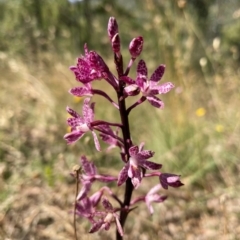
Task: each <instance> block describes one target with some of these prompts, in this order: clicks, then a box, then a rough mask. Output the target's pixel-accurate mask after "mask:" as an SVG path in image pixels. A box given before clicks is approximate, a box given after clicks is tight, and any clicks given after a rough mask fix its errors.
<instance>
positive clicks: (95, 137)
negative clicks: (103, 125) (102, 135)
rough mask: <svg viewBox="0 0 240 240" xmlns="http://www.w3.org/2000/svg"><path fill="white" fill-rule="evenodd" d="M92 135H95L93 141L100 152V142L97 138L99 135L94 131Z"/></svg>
mask: <svg viewBox="0 0 240 240" xmlns="http://www.w3.org/2000/svg"><path fill="white" fill-rule="evenodd" d="M92 135H93V140H94V144H95V147H96V149H97V150H98V151H99V152H100V151H101V148H100V144H99V141H98V138H97V134H96V133H95V132H93V131H92Z"/></svg>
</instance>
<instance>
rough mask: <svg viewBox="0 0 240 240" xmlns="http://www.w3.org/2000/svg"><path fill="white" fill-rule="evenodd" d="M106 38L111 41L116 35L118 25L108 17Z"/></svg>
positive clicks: (112, 18) (113, 19)
mask: <svg viewBox="0 0 240 240" xmlns="http://www.w3.org/2000/svg"><path fill="white" fill-rule="evenodd" d="M107 30H108V36H109V38H110V39H111V40H112V39H113V37H114V36H115V35H116V34H117V33H118V24H117V21H116V19H115V18H114V17H110V18H109V21H108V28H107Z"/></svg>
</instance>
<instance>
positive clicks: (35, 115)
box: [0, 0, 240, 240]
mask: <svg viewBox="0 0 240 240" xmlns="http://www.w3.org/2000/svg"><path fill="white" fill-rule="evenodd" d="M110 16H114V17H115V18H116V19H117V21H118V24H119V30H120V37H121V41H122V54H123V56H124V62H125V65H126V64H127V63H128V61H129V53H128V44H129V42H130V41H131V39H132V38H134V37H136V36H139V35H141V36H143V37H144V41H145V42H144V50H143V52H142V55H141V58H143V59H144V60H145V61H146V62H147V65H148V68H149V73H152V72H153V71H154V70H155V69H156V68H157V66H158V65H159V64H162V63H164V64H166V72H165V75H164V78H163V80H162V82H166V81H171V82H173V83H174V84H175V89H174V90H173V91H172V92H170V93H169V94H167V95H164V96H161V97H162V100H163V101H164V102H165V109H164V110H157V109H153V108H150V107H149V104H148V103H147V102H145V103H144V104H143V105H141V106H139V107H138V108H136V109H134V111H133V112H132V113H131V115H130V121H131V127H132V138H133V142H134V143H135V144H139V143H140V142H141V141H144V142H145V143H146V149H151V150H154V151H155V152H156V153H155V159H154V160H155V161H157V162H159V163H162V164H163V169H162V171H164V172H172V173H176V174H181V175H182V181H183V182H184V183H185V186H183V187H182V188H181V189H173V190H170V191H167V192H166V191H163V193H164V194H167V195H168V196H169V198H168V200H167V201H166V202H165V203H164V204H159V205H157V204H156V205H154V208H155V214H154V215H153V216H149V214H148V212H147V210H146V207H145V206H144V204H142V205H141V206H139V208H137V210H136V211H134V212H133V214H132V215H130V217H129V222H128V223H127V224H126V228H125V232H126V239H163V240H165V239H182V240H184V239H188V240H189V239H213V238H214V237H218V239H223V240H225V239H239V237H240V228H239V226H240V207H239V206H240V200H239V197H240V194H239V190H240V188H239V186H238V183H239V180H240V179H239V170H240V164H239V160H240V159H239V158H240V150H239V143H240V124H239V123H240V121H239V119H240V112H239V105H240V84H239V80H240V79H239V77H240V67H239V64H240V1H239V0H228V1H224V0H188V1H187V0H168V1H160V0H146V1H137V0H132V1H125V0H121V1H120V0H118V1H117V0H116V1H112V0H85V1H74V0H72V1H67V0H0V71H1V75H0V104H1V108H0V202H1V205H0V239H6V240H7V239H24V240H25V239H26V240H28V239H29V240H30V239H55V240H60V239H73V227H72V215H71V214H69V210H71V209H72V203H73V202H74V195H75V193H74V189H75V185H74V180H73V179H72V177H71V176H70V174H69V173H70V172H71V169H72V166H73V165H75V164H76V163H78V159H79V156H80V155H82V154H86V155H87V156H88V157H89V158H90V159H92V160H95V163H96V165H97V166H98V167H99V168H100V170H99V171H101V172H103V173H107V172H112V173H115V174H117V173H118V169H119V170H120V168H121V162H120V161H119V158H118V152H117V151H115V150H113V152H111V153H107V152H105V151H102V152H101V153H96V151H95V149H94V145H93V141H92V138H91V136H90V135H88V136H86V137H84V138H83V139H82V141H79V142H77V143H76V144H75V145H73V146H67V145H66V143H65V141H64V140H63V135H64V134H65V133H66V132H67V126H66V123H65V121H66V118H67V114H66V111H65V107H66V106H67V105H68V106H71V107H73V108H74V109H76V110H78V111H79V112H80V113H81V105H82V100H81V99H76V98H73V97H72V96H70V95H69V94H68V92H67V91H68V90H69V89H70V88H71V87H74V86H78V85H79V83H77V82H76V81H75V77H74V75H73V74H72V72H70V71H69V69H68V67H69V66H71V65H74V64H75V63H76V58H77V57H78V56H79V55H80V54H81V53H83V45H84V43H85V42H87V43H88V46H89V49H94V50H96V51H97V52H98V53H99V54H101V56H102V57H103V58H104V60H105V61H106V62H107V63H108V64H109V66H110V67H111V69H112V71H113V72H115V70H114V63H113V54H112V52H111V47H110V44H109V39H108V36H107V30H106V29H107V23H108V19H109V17H110ZM135 67H136V64H135V65H134V67H133V68H132V69H131V72H130V76H132V77H135ZM97 86H98V87H99V88H101V87H102V88H103V89H107V90H108V91H109V94H111V95H112V96H113V98H114V95H113V93H112V92H111V88H108V87H107V85H106V84H105V83H103V82H102V81H101V82H98V83H97ZM93 101H96V102H97V104H96V118H98V119H103V118H104V119H105V118H106V117H107V118H108V120H109V121H110V120H112V121H117V119H118V117H116V115H117V114H116V112H115V110H114V109H113V108H112V106H111V105H108V103H107V102H106V101H105V100H102V99H101V98H99V97H94V98H93ZM101 145H102V149H104V148H105V147H106V145H104V144H103V143H101ZM109 166H112V167H111V168H109ZM144 184H145V185H144ZM144 184H143V186H142V188H141V189H140V190H139V193H137V192H136V194H141V193H142V194H143V193H144V192H146V190H147V189H149V187H151V186H153V185H154V184H156V182H147V181H145V183H144ZM115 191H116V192H118V193H119V194H120V196H122V194H123V193H122V190H119V189H117V188H116V189H115ZM139 216H140V217H139ZM78 226H79V228H78V231H79V233H81V234H82V235H81V237H82V238H81V239H113V236H114V229H112V230H110V232H101V233H98V234H94V235H88V234H87V231H88V229H89V225H88V223H87V222H86V221H85V220H83V219H79V220H78Z"/></svg>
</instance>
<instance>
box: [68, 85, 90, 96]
mask: <svg viewBox="0 0 240 240" xmlns="http://www.w3.org/2000/svg"><path fill="white" fill-rule="evenodd" d="M69 93H71V94H72V95H74V96H77V97H82V96H89V97H92V96H93V94H92V90H91V89H88V88H86V87H75V88H72V89H70V90H69Z"/></svg>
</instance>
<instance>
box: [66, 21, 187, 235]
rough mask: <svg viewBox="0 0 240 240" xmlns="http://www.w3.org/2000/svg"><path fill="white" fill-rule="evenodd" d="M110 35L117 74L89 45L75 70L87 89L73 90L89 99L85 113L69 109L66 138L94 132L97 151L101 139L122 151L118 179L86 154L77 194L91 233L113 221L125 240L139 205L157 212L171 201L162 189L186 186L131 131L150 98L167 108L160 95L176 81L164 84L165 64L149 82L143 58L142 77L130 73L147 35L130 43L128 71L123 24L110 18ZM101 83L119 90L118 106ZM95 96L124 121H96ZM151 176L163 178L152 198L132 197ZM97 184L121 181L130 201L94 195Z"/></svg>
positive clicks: (139, 73) (72, 139)
mask: <svg viewBox="0 0 240 240" xmlns="http://www.w3.org/2000/svg"><path fill="white" fill-rule="evenodd" d="M108 36H109V39H110V42H111V47H112V50H113V53H114V62H115V65H116V70H117V76H115V75H114V74H113V73H112V72H111V71H110V70H109V68H108V66H107V64H106V63H105V62H104V60H103V59H102V57H101V56H100V55H99V54H98V53H96V52H95V51H89V50H88V48H87V45H86V44H85V46H84V49H85V54H84V55H83V56H81V57H79V58H78V60H77V64H76V66H72V67H70V70H71V71H73V73H74V74H75V77H76V80H77V81H78V82H80V83H81V86H77V87H74V88H72V89H70V91H69V92H70V93H71V94H72V95H74V96H77V97H85V99H84V102H83V107H82V114H79V113H77V112H76V111H75V110H73V109H71V108H70V107H67V112H68V113H69V114H70V115H71V117H70V118H68V119H67V124H68V125H69V126H70V129H71V131H70V133H67V134H66V135H65V136H64V138H65V140H66V141H67V143H68V144H72V143H75V142H77V141H78V140H79V139H81V138H82V137H83V136H84V135H85V134H87V133H88V132H91V134H92V136H93V140H94V144H95V147H96V150H97V151H100V150H101V148H100V143H99V138H100V139H101V140H102V141H103V142H105V143H107V144H108V145H109V147H108V151H110V150H111V149H112V148H115V147H117V148H119V150H120V161H121V162H122V165H123V166H122V169H121V170H120V169H119V170H120V171H119V174H118V176H110V175H102V174H98V172H97V168H96V166H95V164H94V163H93V162H92V161H89V160H88V159H87V158H86V156H84V155H83V156H81V158H80V164H81V166H82V173H81V174H79V175H78V181H79V182H80V183H81V186H82V187H81V190H80V191H79V193H78V195H77V199H76V209H75V214H77V215H79V216H82V217H85V218H86V219H88V220H89V221H90V223H91V224H92V227H91V229H90V231H89V232H90V233H93V232H96V231H99V230H100V229H104V230H108V229H109V228H110V227H111V225H112V223H115V224H116V227H117V239H122V236H123V234H124V231H123V227H124V223H125V221H126V219H127V216H128V214H129V213H130V212H131V211H133V210H134V208H135V206H136V203H138V202H140V201H143V202H145V203H146V206H147V208H148V209H149V212H150V213H151V214H153V212H154V210H153V207H152V203H153V202H155V203H160V202H163V201H164V200H165V199H166V196H164V195H161V194H160V193H159V190H160V189H162V188H163V189H168V187H174V188H177V187H180V186H182V185H183V184H182V182H181V181H180V176H179V175H176V174H171V173H162V172H160V171H159V169H161V167H162V164H160V163H157V162H153V161H150V160H149V159H151V158H153V156H154V152H153V151H151V150H144V149H143V148H144V143H139V144H138V143H137V144H135V143H133V141H132V138H131V132H130V128H129V118H128V117H129V114H130V112H131V111H132V110H133V109H134V108H136V107H138V106H139V105H140V104H142V103H143V102H144V101H145V100H147V101H148V102H149V103H150V104H151V106H153V107H155V108H159V109H162V108H163V107H164V103H163V101H162V100H161V99H160V98H159V97H157V95H160V94H165V93H167V92H169V91H170V90H171V89H172V88H173V87H174V85H173V84H172V83H171V82H167V83H162V84H159V81H160V80H161V79H162V76H163V74H164V71H165V66H164V65H160V66H159V67H157V69H156V70H155V71H154V72H153V74H152V75H151V76H150V78H148V69H147V66H146V63H145V61H144V60H140V61H139V62H138V64H137V73H136V79H132V78H131V77H129V76H128V74H129V72H130V69H131V67H132V65H133V63H134V62H135V60H136V59H137V58H138V57H139V55H140V54H141V52H142V49H143V37H141V36H139V37H136V38H134V39H133V40H132V41H131V42H130V44H129V53H130V56H131V57H130V60H129V63H128V65H127V68H126V70H124V68H123V59H122V54H121V41H120V36H119V31H118V24H117V21H116V19H115V18H114V17H111V18H110V19H109V23H108ZM95 80H105V81H107V83H109V84H110V86H111V87H112V88H113V91H115V92H116V96H117V102H115V101H113V100H112V99H111V97H110V96H109V95H108V94H107V92H105V91H104V90H101V89H95V88H93V85H92V84H93V82H94V81H95ZM94 95H100V96H102V97H104V98H105V99H107V100H108V101H109V103H111V104H112V105H113V107H115V108H116V111H118V112H119V114H120V119H121V122H119V123H114V122H109V121H105V120H96V119H95V115H94V107H95V103H94V102H91V97H92V96H94ZM136 95H141V96H140V98H139V99H138V100H137V101H136V102H135V103H134V104H132V105H131V106H129V107H128V108H127V107H126V99H127V98H129V97H131V96H136ZM97 134H98V135H99V137H98V136H97ZM148 177H158V182H157V185H155V186H153V187H152V189H150V190H149V191H148V192H147V193H146V195H144V196H140V197H139V196H138V197H136V198H135V199H132V193H133V191H134V190H136V189H137V188H138V187H140V186H141V183H142V181H143V179H146V178H148ZM95 181H100V182H104V183H109V182H116V186H118V187H120V186H122V185H123V184H124V183H125V195H124V199H123V200H120V198H119V197H118V196H117V195H115V194H114V193H113V191H112V190H111V189H110V188H109V187H107V186H104V187H102V188H101V189H99V190H98V191H97V192H95V193H94V194H93V195H90V192H91V186H92V184H93V183H94V182H95ZM109 198H111V199H112V200H114V201H116V202H117V203H118V204H119V206H118V207H114V205H112V203H111V202H110V200H109Z"/></svg>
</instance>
